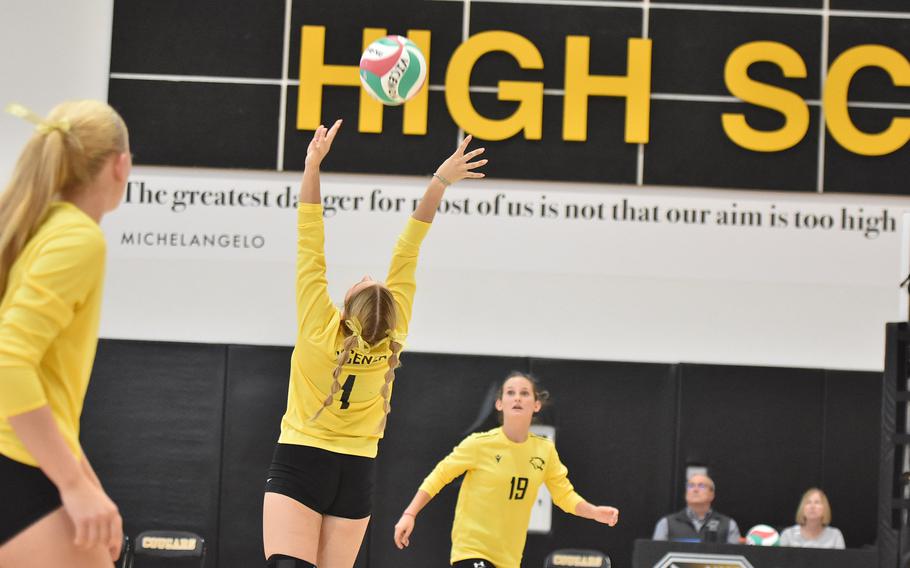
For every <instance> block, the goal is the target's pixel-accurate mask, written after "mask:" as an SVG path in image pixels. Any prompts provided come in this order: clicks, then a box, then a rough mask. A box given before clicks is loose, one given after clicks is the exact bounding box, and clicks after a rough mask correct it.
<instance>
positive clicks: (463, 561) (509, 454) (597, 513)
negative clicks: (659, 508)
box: [394, 373, 619, 568]
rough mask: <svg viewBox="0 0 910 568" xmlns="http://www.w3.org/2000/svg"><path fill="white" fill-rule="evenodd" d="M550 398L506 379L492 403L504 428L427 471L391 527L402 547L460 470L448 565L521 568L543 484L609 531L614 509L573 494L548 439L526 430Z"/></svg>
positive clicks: (525, 379) (473, 438)
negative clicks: (421, 515) (420, 517)
mask: <svg viewBox="0 0 910 568" xmlns="http://www.w3.org/2000/svg"><path fill="white" fill-rule="evenodd" d="M547 396H548V395H547V393H546V391H539V390H538V387H537V383H536V381H535V380H534V379H533V377H531V376H529V375H526V374H523V373H512V374H511V375H509V376H508V377H506V380H505V381H504V382H503V384H502V388H501V389H500V392H499V396H498V397H497V399H496V410H498V411H500V412H501V413H502V426H501V427H499V428H496V429H494V430H490V431H488V432H480V433H476V434H471V435H470V436H468V437H467V438H465V439H464V440H463V441H462V442H461V443H460V444H458V446H457V447H456V448H455V449H454V450H453V451H452V453H451V454H449V455H448V456H447V457H446V458H445V459H443V460H442V461H441V462H439V464H438V465H437V466H436V468H435V469H433V471H432V472H430V475H428V476H427V478H426V479H425V480H424V481H423V484H421V486H420V489H419V490H418V491H417V494H416V495H414V498H413V499H412V500H411V503H410V504H409V505H408V506H407V508H406V509H405V510H404V512H403V513H402V515H401V519H399V521H398V523H397V524H396V525H395V536H394V538H395V544H396V545H397V546H398V548H399V549H402V548H404V547H406V546H408V545H409V544H410V538H411V533H412V532H413V530H414V524H415V522H416V520H417V515H418V514H419V513H420V511H421V509H423V508H424V507H425V506H426V504H427V503H429V502H430V500H431V499H432V498H433V497H434V496H435V495H436V494H437V493H439V491H440V490H441V489H442V488H443V487H444V486H445V485H446V484H448V483H449V482H451V481H452V480H453V479H455V478H456V477H458V476H459V475H461V474H463V473H466V475H465V479H464V482H463V483H462V485H461V489H460V491H459V493H458V504H457V505H456V506H455V523H454V525H453V526H452V553H451V556H450V559H451V563H452V566H456V567H459V568H520V566H521V556H522V553H523V551H524V546H525V537H526V536H527V531H528V523H529V522H530V519H531V506H532V505H533V504H534V500H535V499H536V498H537V490H538V488H539V487H540V485H541V484H542V483H543V484H546V486H547V488H548V489H549V490H550V493H551V495H552V496H553V502H554V503H556V505H558V506H559V507H560V508H561V509H562V510H564V511H565V512H567V513H573V514H575V515H578V516H580V517H585V518H587V519H593V520H595V521H597V522H600V523H605V524H607V525H610V526H611V527H612V526H614V525H615V524H616V523H617V521H618V520H619V510H618V509H615V508H613V507H605V506H596V505H592V504H590V503H588V502H587V501H585V500H584V499H582V498H581V496H579V495H578V494H577V493H575V490H574V489H573V488H572V484H571V483H570V482H569V479H568V477H567V475H568V470H567V469H566V467H565V466H564V465H563V464H562V462H560V461H559V455H558V454H557V453H556V447H555V446H554V445H553V442H551V441H550V440H549V439H547V438H544V437H543V436H537V435H536V434H532V433H531V431H530V429H531V420H532V418H533V417H534V414H535V413H536V412H539V411H540V409H541V406H542V404H543V401H544V400H546V398H547Z"/></svg>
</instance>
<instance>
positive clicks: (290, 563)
mask: <svg viewBox="0 0 910 568" xmlns="http://www.w3.org/2000/svg"><path fill="white" fill-rule="evenodd" d="M265 565H266V568H316V565H315V564H312V563H310V562H307V561H306V560H301V559H299V558H294V557H293V556H285V555H284V554H273V555H271V556H269V559H268V560H266V561H265Z"/></svg>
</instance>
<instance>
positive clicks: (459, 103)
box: [446, 31, 543, 140]
mask: <svg viewBox="0 0 910 568" xmlns="http://www.w3.org/2000/svg"><path fill="white" fill-rule="evenodd" d="M491 51H504V52H506V53H508V54H509V55H511V56H512V57H514V58H515V60H516V61H517V62H518V65H519V66H520V67H521V68H522V69H543V58H542V57H541V56H540V52H539V51H538V50H537V47H535V46H534V44H533V43H531V42H530V41H528V40H527V38H525V37H523V36H520V35H518V34H516V33H512V32H504V31H489V32H481V33H479V34H477V35H474V36H472V37H471V38H469V39H468V40H467V41H465V42H464V43H462V44H461V45H459V46H458V49H456V50H455V53H453V54H452V59H451V60H449V67H448V69H446V104H447V105H448V107H449V113H450V114H451V115H452V118H453V119H455V123H456V124H458V126H460V127H461V128H463V129H465V130H466V131H468V132H470V133H471V134H473V135H474V136H477V137H478V138H483V139H484V140H505V139H506V138H510V137H512V136H514V135H515V134H518V133H519V132H521V131H522V130H523V131H524V137H525V138H527V139H528V140H540V138H541V135H542V130H543V126H542V124H543V83H535V82H528V81H500V82H499V94H498V95H497V96H498V98H499V100H501V101H518V102H519V105H518V109H517V110H516V111H515V112H514V113H513V114H512V116H510V117H508V118H504V119H502V120H494V119H490V118H486V117H484V116H481V115H480V114H479V113H478V112H477V110H476V109H475V108H474V105H472V104H471V94H470V91H469V89H470V81H471V70H472V69H474V64H475V63H477V60H478V59H480V58H481V56H483V55H485V54H487V53H490V52H491Z"/></svg>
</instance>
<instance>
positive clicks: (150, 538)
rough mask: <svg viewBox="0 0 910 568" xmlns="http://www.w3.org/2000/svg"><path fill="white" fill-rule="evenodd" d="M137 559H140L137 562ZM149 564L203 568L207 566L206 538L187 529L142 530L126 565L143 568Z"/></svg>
mask: <svg viewBox="0 0 910 568" xmlns="http://www.w3.org/2000/svg"><path fill="white" fill-rule="evenodd" d="M143 558H145V559H149V562H145V561H144V560H141V559H143ZM137 559H140V561H139V562H137ZM155 559H157V561H156V560H155ZM181 559H182V560H181ZM196 559H198V562H196ZM164 562H166V564H164ZM191 563H192V564H191ZM147 565H154V566H164V565H166V566H169V567H170V566H174V567H176V566H190V565H195V566H199V568H203V567H204V566H205V539H204V538H202V537H201V536H199V535H198V534H196V533H192V532H187V531H144V532H141V533H139V534H138V535H137V536H136V538H135V539H134V540H133V546H132V549H131V551H130V555H129V561H128V562H127V563H126V564H124V566H125V568H143V567H144V566H147Z"/></svg>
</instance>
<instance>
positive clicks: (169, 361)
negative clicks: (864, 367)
mask: <svg viewBox="0 0 910 568" xmlns="http://www.w3.org/2000/svg"><path fill="white" fill-rule="evenodd" d="M290 352H291V349H290V348H287V347H259V346H219V345H198V344H175V343H144V342H132V341H115V340H104V341H102V342H101V343H100V345H99V351H98V356H97V360H96V364H95V370H94V373H93V378H92V384H91V387H90V389H89V394H88V398H87V400H86V406H85V412H84V414H83V433H82V440H83V445H84V446H85V448H86V451H87V454H88V455H89V457H90V458H91V460H92V462H93V464H94V465H95V468H96V469H97V470H98V473H99V475H100V476H101V478H102V480H103V481H104V483H105V487H106V488H107V490H108V491H109V493H110V494H111V496H112V497H113V498H114V499H115V501H116V502H117V503H118V505H119V506H120V508H121V511H122V512H123V515H124V520H125V524H126V530H127V532H128V534H131V535H135V534H137V533H138V532H139V531H141V530H145V529H151V528H179V529H186V530H192V531H195V532H199V533H200V534H202V535H203V536H205V537H206V539H207V540H208V543H209V562H208V566H209V567H213V566H215V565H216V562H217V565H218V566H221V567H226V568H240V567H243V568H246V567H249V566H259V565H261V562H262V540H261V519H262V486H263V482H264V479H265V470H266V467H267V466H268V463H269V460H270V457H271V453H272V449H273V447H274V443H275V441H276V439H277V437H278V431H279V423H280V419H281V415H282V413H283V411H284V408H285V404H286V397H287V381H288V369H289V361H290ZM403 362H404V366H403V367H402V368H401V369H399V371H398V373H397V379H396V383H395V389H394V396H393V400H392V405H393V412H392V414H391V415H390V417H389V427H388V430H387V436H386V438H385V439H384V440H383V441H382V442H381V444H380V454H379V457H378V458H377V459H378V462H377V486H376V493H375V499H374V515H373V520H372V523H371V527H370V531H369V533H368V535H367V539H366V540H365V543H364V546H363V548H362V549H361V554H360V557H359V559H358V562H357V566H358V568H365V567H367V566H369V568H393V567H394V568H398V567H400V566H443V565H445V564H446V562H447V559H448V556H449V551H450V547H451V539H450V532H451V526H452V518H453V515H454V508H455V500H456V497H457V493H458V489H459V482H458V481H456V482H453V483H452V484H451V485H450V486H449V487H447V488H445V489H444V490H443V491H442V492H441V493H440V495H439V496H437V497H436V499H434V500H433V502H432V503H431V504H430V505H429V506H428V507H427V508H426V509H425V510H424V511H423V512H422V514H421V515H420V518H419V520H418V523H417V528H416V531H415V533H414V535H413V539H412V544H411V547H410V548H409V549H408V550H406V551H398V550H397V549H396V548H395V547H394V544H393V543H392V530H393V526H394V524H395V522H396V521H397V519H398V517H399V515H400V513H401V511H402V510H403V509H404V507H405V506H407V504H408V502H409V501H410V499H411V497H412V496H413V494H414V492H415V491H416V490H417V487H418V486H419V485H420V483H421V481H422V480H423V478H424V477H425V476H426V475H427V473H429V471H430V470H431V469H432V467H433V466H434V465H435V464H436V463H437V462H438V460H440V459H441V458H442V457H444V456H445V455H446V454H447V453H448V452H449V451H450V450H451V448H452V447H453V446H455V445H456V444H457V443H458V442H459V441H460V440H461V439H462V438H463V437H464V436H466V435H467V434H468V433H470V432H473V431H479V430H485V429H489V428H492V427H495V426H496V425H497V422H496V415H495V411H493V410H492V403H493V399H494V397H495V392H496V388H497V386H498V385H499V384H500V382H501V381H502V379H503V378H504V377H505V375H506V374H507V373H508V372H509V371H511V370H530V371H531V372H533V373H534V374H535V375H537V376H538V377H539V378H540V379H541V381H542V383H543V386H544V387H545V388H548V389H549V390H550V391H551V393H552V395H553V398H552V402H551V404H550V405H549V407H548V408H547V409H545V411H544V412H543V413H542V416H541V418H542V420H541V421H542V422H543V423H545V424H551V425H554V426H555V427H556V429H557V433H556V436H557V447H558V448H559V453H560V457H561V458H562V460H563V462H564V463H565V464H566V465H567V467H568V468H569V471H570V479H571V480H572V482H573V483H574V485H575V487H576V489H577V490H578V491H579V493H580V494H582V495H583V496H584V497H586V498H587V499H588V500H589V501H591V502H593V503H596V504H611V505H615V506H617V507H619V508H620V510H621V517H620V518H621V520H620V524H619V525H618V526H617V527H615V528H612V529H611V528H608V527H604V526H602V525H598V524H596V523H594V522H592V521H588V520H585V519H579V518H576V517H574V516H571V515H566V514H564V513H562V512H561V511H559V510H554V513H553V530H552V532H551V533H550V534H548V535H534V534H532V535H529V538H528V543H527V547H526V550H525V558H526V561H525V563H524V566H528V567H537V566H539V565H541V564H542V562H543V558H544V557H545V556H546V554H548V553H549V552H550V551H552V550H554V549H556V548H563V547H572V546H578V547H592V548H598V549H601V550H604V551H606V552H607V553H609V554H610V555H611V557H612V558H613V560H614V565H615V566H617V567H623V566H628V565H629V561H630V558H631V551H632V550H631V546H632V542H633V540H634V539H635V538H642V537H649V536H650V534H651V532H652V530H653V527H654V524H655V523H656V521H657V520H658V519H659V518H660V517H661V516H662V515H664V514H666V513H668V512H670V511H672V510H675V509H678V508H680V507H682V505H683V475H684V472H685V467H686V465H687V464H704V465H707V466H708V467H709V468H710V473H711V475H712V476H713V477H714V478H715V480H716V481H717V485H718V492H717V495H718V497H717V501H716V507H717V509H718V510H720V511H723V512H725V513H728V514H730V515H732V516H733V517H734V518H735V519H736V520H737V521H738V522H739V524H740V527H741V528H742V529H743V530H744V531H745V530H747V529H748V528H750V527H751V526H753V525H755V524H757V523H768V524H772V525H775V526H779V527H783V526H787V525H790V524H792V523H793V514H794V512H795V509H796V506H797V504H798V501H799V497H800V496H801V494H802V492H803V491H804V490H805V489H807V488H808V487H810V486H820V487H822V488H823V489H825V491H826V492H827V493H828V495H829V497H830V498H831V502H832V507H833V510H834V524H835V526H837V527H839V528H840V529H841V530H842V531H843V532H844V535H845V537H846V539H847V543H848V545H849V546H850V547H861V546H865V545H871V544H873V542H874V538H875V519H876V494H877V491H876V489H877V487H876V473H877V471H878V449H879V422H880V411H881V374H879V373H860V372H834V371H827V372H826V371H821V370H810V369H785V368H763V367H732V366H712V365H689V364H683V365H660V364H639V363H617V362H592V361H569V360H554V359H526V358H514V357H479V356H466V355H443V354H428V353H405V355H404V356H403Z"/></svg>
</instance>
